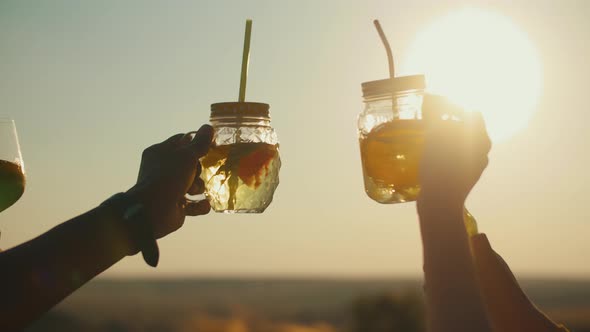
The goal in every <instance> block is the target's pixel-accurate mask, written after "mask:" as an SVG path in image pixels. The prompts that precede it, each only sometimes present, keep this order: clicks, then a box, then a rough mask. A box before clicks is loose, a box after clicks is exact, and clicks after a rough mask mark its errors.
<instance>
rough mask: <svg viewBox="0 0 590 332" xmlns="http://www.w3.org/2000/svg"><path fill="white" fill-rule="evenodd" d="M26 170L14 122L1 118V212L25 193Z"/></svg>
mask: <svg viewBox="0 0 590 332" xmlns="http://www.w3.org/2000/svg"><path fill="white" fill-rule="evenodd" d="M25 182H26V181H25V169H24V165H23V158H22V155H21V152H20V146H19V144H18V136H17V134H16V126H15V125H14V121H13V120H12V119H10V118H7V117H0V212H2V211H4V210H6V209H7V208H8V207H10V206H11V205H12V204H14V203H15V202H16V201H18V199H19V198H20V197H21V196H22V194H23V192H24V191H25Z"/></svg>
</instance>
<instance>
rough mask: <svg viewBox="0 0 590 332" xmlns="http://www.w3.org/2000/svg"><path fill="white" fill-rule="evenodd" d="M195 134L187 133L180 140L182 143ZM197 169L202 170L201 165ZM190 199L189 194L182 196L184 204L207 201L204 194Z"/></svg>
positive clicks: (192, 132) (194, 132) (193, 132)
mask: <svg viewBox="0 0 590 332" xmlns="http://www.w3.org/2000/svg"><path fill="white" fill-rule="evenodd" d="M196 134H197V132H196V131H189V132H188V133H186V134H184V136H182V138H181V140H182V141H184V140H185V139H186V137H187V136H191V135H196ZM193 139H194V137H191V141H192V140H193ZM197 162H198V163H199V164H200V163H201V162H200V161H197ZM199 168H200V169H201V170H202V169H203V167H202V165H199ZM190 196H191V197H189V194H188V193H186V194H185V195H184V198H185V200H186V204H191V203H197V202H200V201H202V200H205V199H207V197H206V196H205V194H198V195H190Z"/></svg>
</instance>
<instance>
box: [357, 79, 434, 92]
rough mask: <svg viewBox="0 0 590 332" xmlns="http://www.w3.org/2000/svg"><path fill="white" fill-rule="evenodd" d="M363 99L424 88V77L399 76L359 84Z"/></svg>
mask: <svg viewBox="0 0 590 332" xmlns="http://www.w3.org/2000/svg"><path fill="white" fill-rule="evenodd" d="M361 87H362V89H363V97H374V96H381V95H387V94H392V93H395V92H401V91H407V90H422V89H425V88H426V79H425V78H424V75H410V76H399V77H395V78H393V79H391V78H388V79H385V80H378V81H369V82H364V83H362V84H361Z"/></svg>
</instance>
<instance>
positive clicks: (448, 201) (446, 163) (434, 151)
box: [416, 95, 492, 332]
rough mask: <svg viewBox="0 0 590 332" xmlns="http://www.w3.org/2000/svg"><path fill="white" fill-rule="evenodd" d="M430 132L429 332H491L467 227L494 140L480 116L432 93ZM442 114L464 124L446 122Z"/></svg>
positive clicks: (424, 184) (427, 107)
mask: <svg viewBox="0 0 590 332" xmlns="http://www.w3.org/2000/svg"><path fill="white" fill-rule="evenodd" d="M423 109H424V116H425V121H427V124H428V129H427V134H426V139H425V146H424V152H423V156H422V159H421V161H420V172H419V174H420V184H421V192H420V195H419V197H418V201H417V204H416V206H417V210H418V215H419V218H420V231H421V234H422V244H423V250H424V279H425V286H424V290H425V295H426V305H427V308H426V309H427V318H428V328H429V332H459V331H461V332H463V331H464V332H474V331H478V332H488V331H492V327H491V325H490V321H489V320H488V317H487V315H486V308H485V305H484V301H483V299H482V295H481V294H480V290H479V287H478V283H477V279H476V270H475V265H474V262H473V259H472V258H471V253H470V248H469V239H468V235H467V231H466V230H465V226H464V223H463V206H464V204H465V200H466V198H467V195H468V194H469V192H470V191H471V189H472V188H473V186H474V185H475V183H476V182H477V181H478V180H479V177H480V176H481V174H482V172H483V170H484V169H485V167H486V166H487V163H488V159H487V154H488V152H489V150H490V148H491V142H490V139H489V137H488V136H487V132H486V130H485V125H484V122H483V118H482V117H481V115H480V114H476V113H474V114H464V113H463V111H462V110H461V109H459V108H457V107H456V106H455V105H452V104H450V103H448V101H447V100H446V99H444V98H441V97H437V96H432V95H427V96H425V98H424V104H423ZM443 114H447V115H458V117H459V118H460V119H462V120H461V121H454V120H445V121H443V120H441V119H442V118H443V116H442V115H443Z"/></svg>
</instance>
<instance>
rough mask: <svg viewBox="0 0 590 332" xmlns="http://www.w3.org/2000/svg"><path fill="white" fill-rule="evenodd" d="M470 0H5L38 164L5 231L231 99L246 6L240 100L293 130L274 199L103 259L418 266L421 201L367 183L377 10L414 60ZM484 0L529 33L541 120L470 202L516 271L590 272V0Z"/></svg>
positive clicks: (4, 219)
mask: <svg viewBox="0 0 590 332" xmlns="http://www.w3.org/2000/svg"><path fill="white" fill-rule="evenodd" d="M463 3H465V2H463ZM463 3H462V2H444V1H435V0H432V1H430V2H426V1H423V2H419V1H381V0H380V1H343V0H333V1H317V0H316V1H313V0H309V1H273V0H269V1H237V0H236V1H139V0H137V1H114V0H112V1H95V2H91V1H58V0H54V1H6V0H4V1H2V2H0V114H5V115H9V116H11V117H13V118H14V119H15V121H16V124H17V129H18V132H19V136H20V137H19V138H20V142H21V147H22V150H23V151H22V152H23V157H24V160H25V166H26V171H27V188H26V191H25V194H24V196H23V198H22V199H21V200H20V201H19V202H18V203H17V204H16V205H14V206H13V207H11V208H10V209H8V210H6V211H5V212H4V213H2V214H1V215H0V230H1V231H2V238H1V239H0V247H2V248H8V247H11V246H14V245H16V244H18V243H21V242H23V241H26V240H28V239H31V238H33V237H35V236H37V235H39V234H41V233H42V232H44V231H46V230H48V229H50V228H51V227H53V226H55V225H56V224H58V223H60V222H62V221H64V220H66V219H68V218H70V217H73V216H74V215H77V214H79V213H82V212H84V211H86V210H88V209H90V208H92V207H94V206H96V205H97V204H99V203H100V202H102V201H103V200H104V199H106V198H107V197H109V196H110V195H111V194H113V193H115V192H119V191H123V190H126V189H128V188H129V187H130V186H131V185H132V184H133V182H134V180H135V178H136V174H137V167H138V164H139V159H140V155H141V151H142V150H143V148H145V147H146V146H148V145H150V144H152V143H155V142H158V141H160V140H162V139H164V138H167V137H168V136H170V135H172V134H174V133H177V132H185V131H189V130H194V129H196V128H198V127H199V126H200V125H201V124H202V123H204V122H207V121H208V116H209V105H210V104H211V103H213V102H221V101H233V100H235V99H236V98H237V94H238V83H239V69H240V59H241V50H242V38H243V29H244V22H245V19H246V18H252V19H253V20H254V27H253V39H252V53H251V61H250V76H249V81H248V90H247V99H248V100H250V101H261V102H267V103H270V105H271V112H272V122H273V125H274V127H275V128H276V130H277V132H278V134H279V138H280V141H281V157H282V160H283V168H282V170H281V173H280V179H281V184H280V185H279V188H278V190H277V192H276V193H275V199H274V202H273V203H272V205H271V206H270V207H269V208H268V210H267V211H266V212H265V213H264V214H262V215H223V214H215V213H211V214H209V215H207V216H203V217H199V218H188V219H187V221H186V224H185V227H183V228H182V229H181V230H179V231H178V232H176V233H174V234H172V235H170V236H168V237H167V238H165V239H162V240H160V241H159V244H160V249H161V260H160V266H159V267H158V269H157V270H153V269H151V268H149V267H147V266H146V265H145V264H144V263H143V262H142V260H141V258H140V256H138V257H134V258H127V259H125V260H123V261H122V262H120V263H119V264H118V265H116V266H115V267H114V268H112V269H111V270H109V271H108V272H107V273H105V274H104V275H106V276H111V277H112V276H137V275H141V276H148V277H164V276H179V275H182V276H189V275H236V274H249V275H308V276H318V275H329V276H385V275H393V276H417V275H420V273H421V266H422V260H421V247H420V241H419V240H420V236H419V231H418V224H417V221H416V215H415V206H414V204H403V205H379V204H377V203H375V202H373V201H371V200H370V199H369V198H368V197H367V196H366V195H365V193H364V191H363V184H362V175H361V164H360V157H359V151H358V143H357V136H356V117H357V114H358V113H359V111H360V110H361V107H362V104H361V97H360V83H361V82H364V81H369V80H374V79H381V78H385V77H386V75H387V68H386V62H385V58H384V52H383V49H382V46H381V45H380V42H379V39H378V37H377V36H376V33H375V31H374V27H373V25H372V22H371V21H372V19H374V18H379V19H380V20H381V22H382V24H383V26H384V28H385V30H386V32H387V33H388V35H389V38H390V40H391V42H392V45H393V48H394V52H395V53H396V54H397V55H398V56H399V57H400V58H403V54H404V52H406V51H407V49H408V47H409V45H410V44H411V42H412V40H413V38H414V37H415V35H416V33H418V32H419V31H420V29H421V27H423V26H425V25H427V24H428V23H429V22H430V21H432V20H433V19H435V18H436V17H439V16H441V15H444V14H446V13H449V12H451V11H453V10H457V9H460V8H463V6H464V5H463ZM474 3H475V2H474V1H470V4H471V6H472V7H476V8H479V7H481V8H484V9H489V10H493V11H495V12H497V13H499V14H501V15H504V16H507V17H509V18H510V19H511V20H512V21H513V22H514V24H516V25H517V26H519V27H520V28H521V29H522V30H523V31H524V32H525V33H526V34H527V35H528V36H529V38H530V40H531V42H532V43H533V45H534V46H535V48H536V49H537V51H538V52H539V54H540V58H541V64H542V73H543V90H542V94H541V98H540V100H539V104H538V107H537V111H536V113H535V115H534V116H533V117H532V120H531V122H530V124H529V126H528V127H527V128H526V129H524V130H522V131H521V132H520V133H519V134H518V135H517V136H514V137H513V138H512V139H510V140H508V141H505V142H501V143H497V144H495V146H494V147H493V149H492V152H491V156H490V166H489V168H488V170H487V171H486V172H485V174H484V176H483V178H482V180H481V181H480V183H479V184H478V186H477V187H476V189H475V191H474V192H473V194H472V196H471V197H470V199H469V202H468V207H469V209H470V210H471V211H472V213H473V214H474V215H475V216H476V218H477V219H478V221H479V226H480V230H481V231H483V232H486V233H487V234H488V236H489V238H490V239H491V241H492V244H493V245H494V246H495V248H496V249H497V250H498V251H499V252H500V253H501V254H502V255H503V256H504V258H505V259H506V260H507V261H508V263H509V264H510V265H511V266H512V267H513V269H514V270H515V272H516V273H517V274H518V275H519V276H527V275H529V276H531V275H545V276H572V277H590V264H588V263H587V261H588V258H589V257H590V241H588V237H589V236H590V218H589V217H590V199H589V198H590V194H589V190H590V189H588V184H589V183H590V181H589V180H590V172H588V170H587V169H588V167H589V165H590V157H589V155H588V142H589V141H590V130H588V127H589V126H590V109H589V107H588V100H587V98H588V97H587V96H588V93H589V83H588V82H589V77H590V65H589V62H588V59H589V58H590V46H589V43H588V40H590V23H589V21H588V15H590V5H589V2H586V1H583V0H582V1H557V0H556V1H534V0H531V1H503V2H500V1H494V2H491V1H485V2H484V1H482V2H481V4H480V5H477V4H474ZM399 66H401V68H402V69H403V63H400V64H399ZM507 75H509V73H507ZM498 97H499V98H501V97H502V96H501V95H500V96H498ZM506 103H510V100H506Z"/></svg>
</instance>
